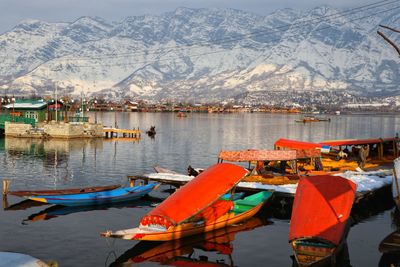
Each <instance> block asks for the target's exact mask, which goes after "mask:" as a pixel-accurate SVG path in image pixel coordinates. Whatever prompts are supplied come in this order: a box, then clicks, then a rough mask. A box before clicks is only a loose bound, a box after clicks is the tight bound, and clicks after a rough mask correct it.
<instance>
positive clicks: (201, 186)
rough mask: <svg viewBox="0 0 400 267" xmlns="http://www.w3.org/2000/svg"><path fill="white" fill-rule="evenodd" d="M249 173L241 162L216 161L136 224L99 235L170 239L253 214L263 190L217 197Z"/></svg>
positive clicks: (266, 194)
mask: <svg viewBox="0 0 400 267" xmlns="http://www.w3.org/2000/svg"><path fill="white" fill-rule="evenodd" d="M247 174H248V171H247V170H246V169H244V168H243V167H241V166H238V165H234V164H230V163H219V164H215V165H213V166H211V167H210V168H208V169H206V170H205V171H203V172H202V173H200V174H199V175H198V176H196V177H195V178H193V179H192V180H191V181H190V182H188V183H187V184H185V185H184V186H182V187H181V188H179V189H178V190H177V191H176V192H175V193H174V194H172V195H171V196H170V197H168V198H167V199H166V200H164V201H163V202H162V203H161V204H160V205H158V206H157V207H156V208H155V209H153V210H152V211H150V212H149V213H148V214H147V215H145V216H144V217H143V218H142V219H141V221H140V225H139V227H137V228H131V229H126V230H119V231H115V232H112V231H107V232H104V233H102V234H101V235H102V236H104V237H113V238H121V239H133V240H148V241H169V240H174V239H180V238H183V237H186V236H191V235H196V234H201V233H206V232H209V231H213V230H216V229H220V228H224V227H227V226H230V225H233V224H236V223H239V222H242V221H244V220H246V219H249V218H251V217H253V216H254V215H255V214H256V213H257V212H258V211H259V210H260V209H261V208H262V206H263V205H264V204H265V203H266V201H267V200H268V199H269V198H270V197H271V196H272V192H266V191H262V192H259V193H256V194H253V195H250V196H248V197H245V198H243V199H238V200H234V201H232V200H225V199H220V198H221V196H222V195H224V194H226V193H227V192H231V193H234V188H235V187H236V185H237V184H238V183H239V182H240V181H241V180H242V179H243V178H244V177H245V176H246V175H247Z"/></svg>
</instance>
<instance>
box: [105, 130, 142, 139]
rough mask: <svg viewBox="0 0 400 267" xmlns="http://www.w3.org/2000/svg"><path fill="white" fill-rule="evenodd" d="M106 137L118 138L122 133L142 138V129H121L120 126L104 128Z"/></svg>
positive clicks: (125, 135) (130, 136) (124, 135)
mask: <svg viewBox="0 0 400 267" xmlns="http://www.w3.org/2000/svg"><path fill="white" fill-rule="evenodd" d="M103 133H104V134H105V138H118V137H119V136H120V134H121V136H122V137H124V138H125V137H129V138H140V130H139V128H138V129H137V130H135V129H132V130H130V129H119V128H103Z"/></svg>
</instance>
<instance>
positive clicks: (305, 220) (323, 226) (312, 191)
mask: <svg viewBox="0 0 400 267" xmlns="http://www.w3.org/2000/svg"><path fill="white" fill-rule="evenodd" d="M356 187H357V185H356V184H355V183H353V182H352V181H350V180H348V179H345V178H343V177H340V176H330V175H323V176H310V177H304V178H302V179H300V182H299V185H298V187H297V190H296V195H295V198H294V202H293V210H292V218H291V220H290V230H289V240H290V241H292V240H294V239H298V238H321V239H324V240H326V241H329V242H331V243H333V244H334V245H338V244H339V243H340V241H341V239H342V236H343V234H344V231H345V228H346V222H347V220H348V218H349V216H350V211H351V208H352V206H353V201H354V196H355V192H356Z"/></svg>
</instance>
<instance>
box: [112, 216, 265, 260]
mask: <svg viewBox="0 0 400 267" xmlns="http://www.w3.org/2000/svg"><path fill="white" fill-rule="evenodd" d="M269 223H270V222H268V221H266V220H263V219H261V218H258V217H252V218H250V219H249V220H247V221H245V222H243V223H240V224H235V225H231V226H228V227H225V228H222V229H218V230H215V231H211V232H207V233H204V234H199V235H194V236H189V237H186V238H182V239H179V240H172V241H166V242H152V241H140V242H139V243H138V244H136V245H135V246H134V247H133V248H131V249H129V250H128V251H126V252H125V253H123V254H122V255H121V256H119V257H118V258H117V259H116V260H115V262H113V263H112V264H110V266H122V265H123V266H126V265H128V264H138V263H142V262H159V263H160V264H163V265H164V264H167V265H173V264H172V263H176V262H178V261H194V260H195V261H196V266H197V265H202V264H203V263H204V264H205V265H206V266H212V265H211V264H214V263H213V262H209V261H204V262H203V261H201V260H199V259H194V258H191V257H183V255H191V254H192V253H193V252H194V249H200V250H202V251H216V252H218V254H224V255H230V254H232V252H233V247H232V242H233V241H234V240H235V235H236V234H237V233H239V232H243V231H251V230H253V229H255V228H257V227H260V226H263V225H267V224H269ZM228 266H234V265H233V264H232V265H228Z"/></svg>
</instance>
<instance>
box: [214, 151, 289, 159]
mask: <svg viewBox="0 0 400 267" xmlns="http://www.w3.org/2000/svg"><path fill="white" fill-rule="evenodd" d="M296 156H297V153H296V151H295V150H238V151H221V152H220V153H219V156H218V158H219V159H222V160H226V161H241V162H246V161H253V160H254V161H264V160H295V159H296Z"/></svg>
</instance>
